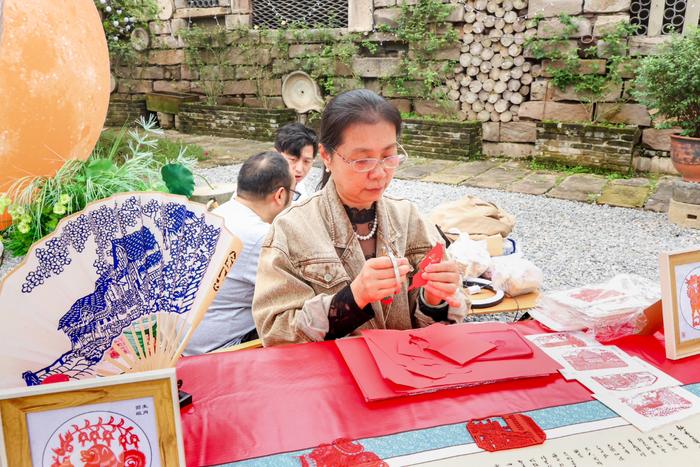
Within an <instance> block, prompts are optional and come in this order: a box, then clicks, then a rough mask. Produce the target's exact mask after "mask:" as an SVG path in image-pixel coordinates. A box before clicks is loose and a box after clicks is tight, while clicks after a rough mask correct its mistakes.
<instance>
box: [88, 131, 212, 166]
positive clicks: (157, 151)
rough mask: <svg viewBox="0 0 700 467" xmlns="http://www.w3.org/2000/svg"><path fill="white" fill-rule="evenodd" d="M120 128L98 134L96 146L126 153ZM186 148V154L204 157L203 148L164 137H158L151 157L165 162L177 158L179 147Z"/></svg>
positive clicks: (127, 148)
mask: <svg viewBox="0 0 700 467" xmlns="http://www.w3.org/2000/svg"><path fill="white" fill-rule="evenodd" d="M120 133H122V130H117V129H113V128H110V129H107V130H105V131H103V132H102V134H101V135H100V140H99V142H98V147H99V146H103V147H108V148H113V149H114V150H115V151H116V153H117V154H126V153H128V151H129V146H128V140H127V139H125V138H124V137H123V135H122V136H121V137H120ZM183 147H184V148H185V149H186V150H187V155H188V156H189V157H191V158H194V159H196V160H198V161H201V160H204V159H206V157H205V155H204V149H203V148H202V147H200V146H197V145H195V144H186V143H180V142H177V141H172V140H169V139H166V138H158V140H157V142H156V146H155V148H154V150H153V157H154V160H155V161H156V162H161V163H165V162H166V161H170V160H174V159H177V158H178V156H179V154H180V150H181V148H183Z"/></svg>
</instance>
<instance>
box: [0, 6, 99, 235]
mask: <svg viewBox="0 0 700 467" xmlns="http://www.w3.org/2000/svg"><path fill="white" fill-rule="evenodd" d="M109 85H110V74H109V53H108V51H107V41H106V39H105V36H104V30H103V28H102V23H101V22H100V17H99V14H98V13H97V8H95V4H94V3H93V0H52V1H50V2H47V1H46V0H4V2H3V1H2V0H0V100H1V102H2V103H1V104H0V193H2V192H4V191H6V190H7V189H8V188H9V186H10V185H11V184H12V183H13V182H14V181H15V180H17V179H18V178H20V177H24V176H52V175H54V174H55V173H56V170H57V169H58V168H59V167H61V165H63V164H64V163H65V161H66V160H68V159H76V158H77V159H83V160H84V159H86V158H87V157H88V156H89V155H90V152H91V151H92V149H93V148H94V146H95V143H96V142H97V139H98V137H99V135H100V131H101V130H102V126H103V124H104V121H105V116H106V114H107V106H108V104H109ZM5 216H7V215H5ZM8 221H9V219H8V218H7V217H5V218H3V219H0V229H3V228H5V227H7V225H9V222H8ZM3 222H4V225H3Z"/></svg>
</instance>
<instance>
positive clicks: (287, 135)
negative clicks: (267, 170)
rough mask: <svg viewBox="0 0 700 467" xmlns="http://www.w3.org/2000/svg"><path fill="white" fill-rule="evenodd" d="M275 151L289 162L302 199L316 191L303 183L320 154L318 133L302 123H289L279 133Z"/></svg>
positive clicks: (295, 199) (296, 199)
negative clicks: (317, 155)
mask: <svg viewBox="0 0 700 467" xmlns="http://www.w3.org/2000/svg"><path fill="white" fill-rule="evenodd" d="M275 149H276V150H277V151H278V152H279V153H280V154H282V155H283V156H284V158H285V159H287V162H289V167H290V168H291V170H292V175H293V176H294V179H295V180H296V183H297V184H296V188H295V189H296V190H297V191H298V192H300V193H301V195H300V197H302V198H303V197H306V196H309V195H310V194H311V193H313V192H314V191H316V190H314V189H313V187H309V186H306V185H305V184H304V183H303V180H304V179H305V178H306V176H307V175H308V174H309V171H311V165H312V164H313V163H314V158H315V157H316V154H317V153H318V137H317V136H316V132H314V130H312V129H311V128H308V127H305V126H304V125H302V124H301V123H289V124H287V125H285V126H283V127H282V128H280V129H279V130H278V131H277V137H276V138H275ZM298 200H299V198H294V200H293V201H298Z"/></svg>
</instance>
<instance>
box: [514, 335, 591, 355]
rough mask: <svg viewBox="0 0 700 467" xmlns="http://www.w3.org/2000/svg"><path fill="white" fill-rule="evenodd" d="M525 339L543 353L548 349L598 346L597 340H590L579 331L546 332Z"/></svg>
mask: <svg viewBox="0 0 700 467" xmlns="http://www.w3.org/2000/svg"><path fill="white" fill-rule="evenodd" d="M525 338H526V339H528V340H529V341H530V342H532V343H533V344H535V345H536V346H537V347H539V348H541V349H543V350H545V351H546V349H550V348H555V349H559V348H570V347H595V346H600V343H599V342H598V341H597V340H595V339H592V338H590V337H589V336H587V335H586V334H585V333H583V332H581V331H571V332H546V333H544V334H530V335H527V336H525Z"/></svg>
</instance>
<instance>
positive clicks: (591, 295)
mask: <svg viewBox="0 0 700 467" xmlns="http://www.w3.org/2000/svg"><path fill="white" fill-rule="evenodd" d="M622 295H624V293H622V292H618V291H617V290H610V289H581V290H580V291H579V292H577V293H575V294H571V297H572V298H577V299H579V300H583V301H584V302H588V303H593V302H595V301H596V300H604V299H606V298H613V297H619V296H622Z"/></svg>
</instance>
